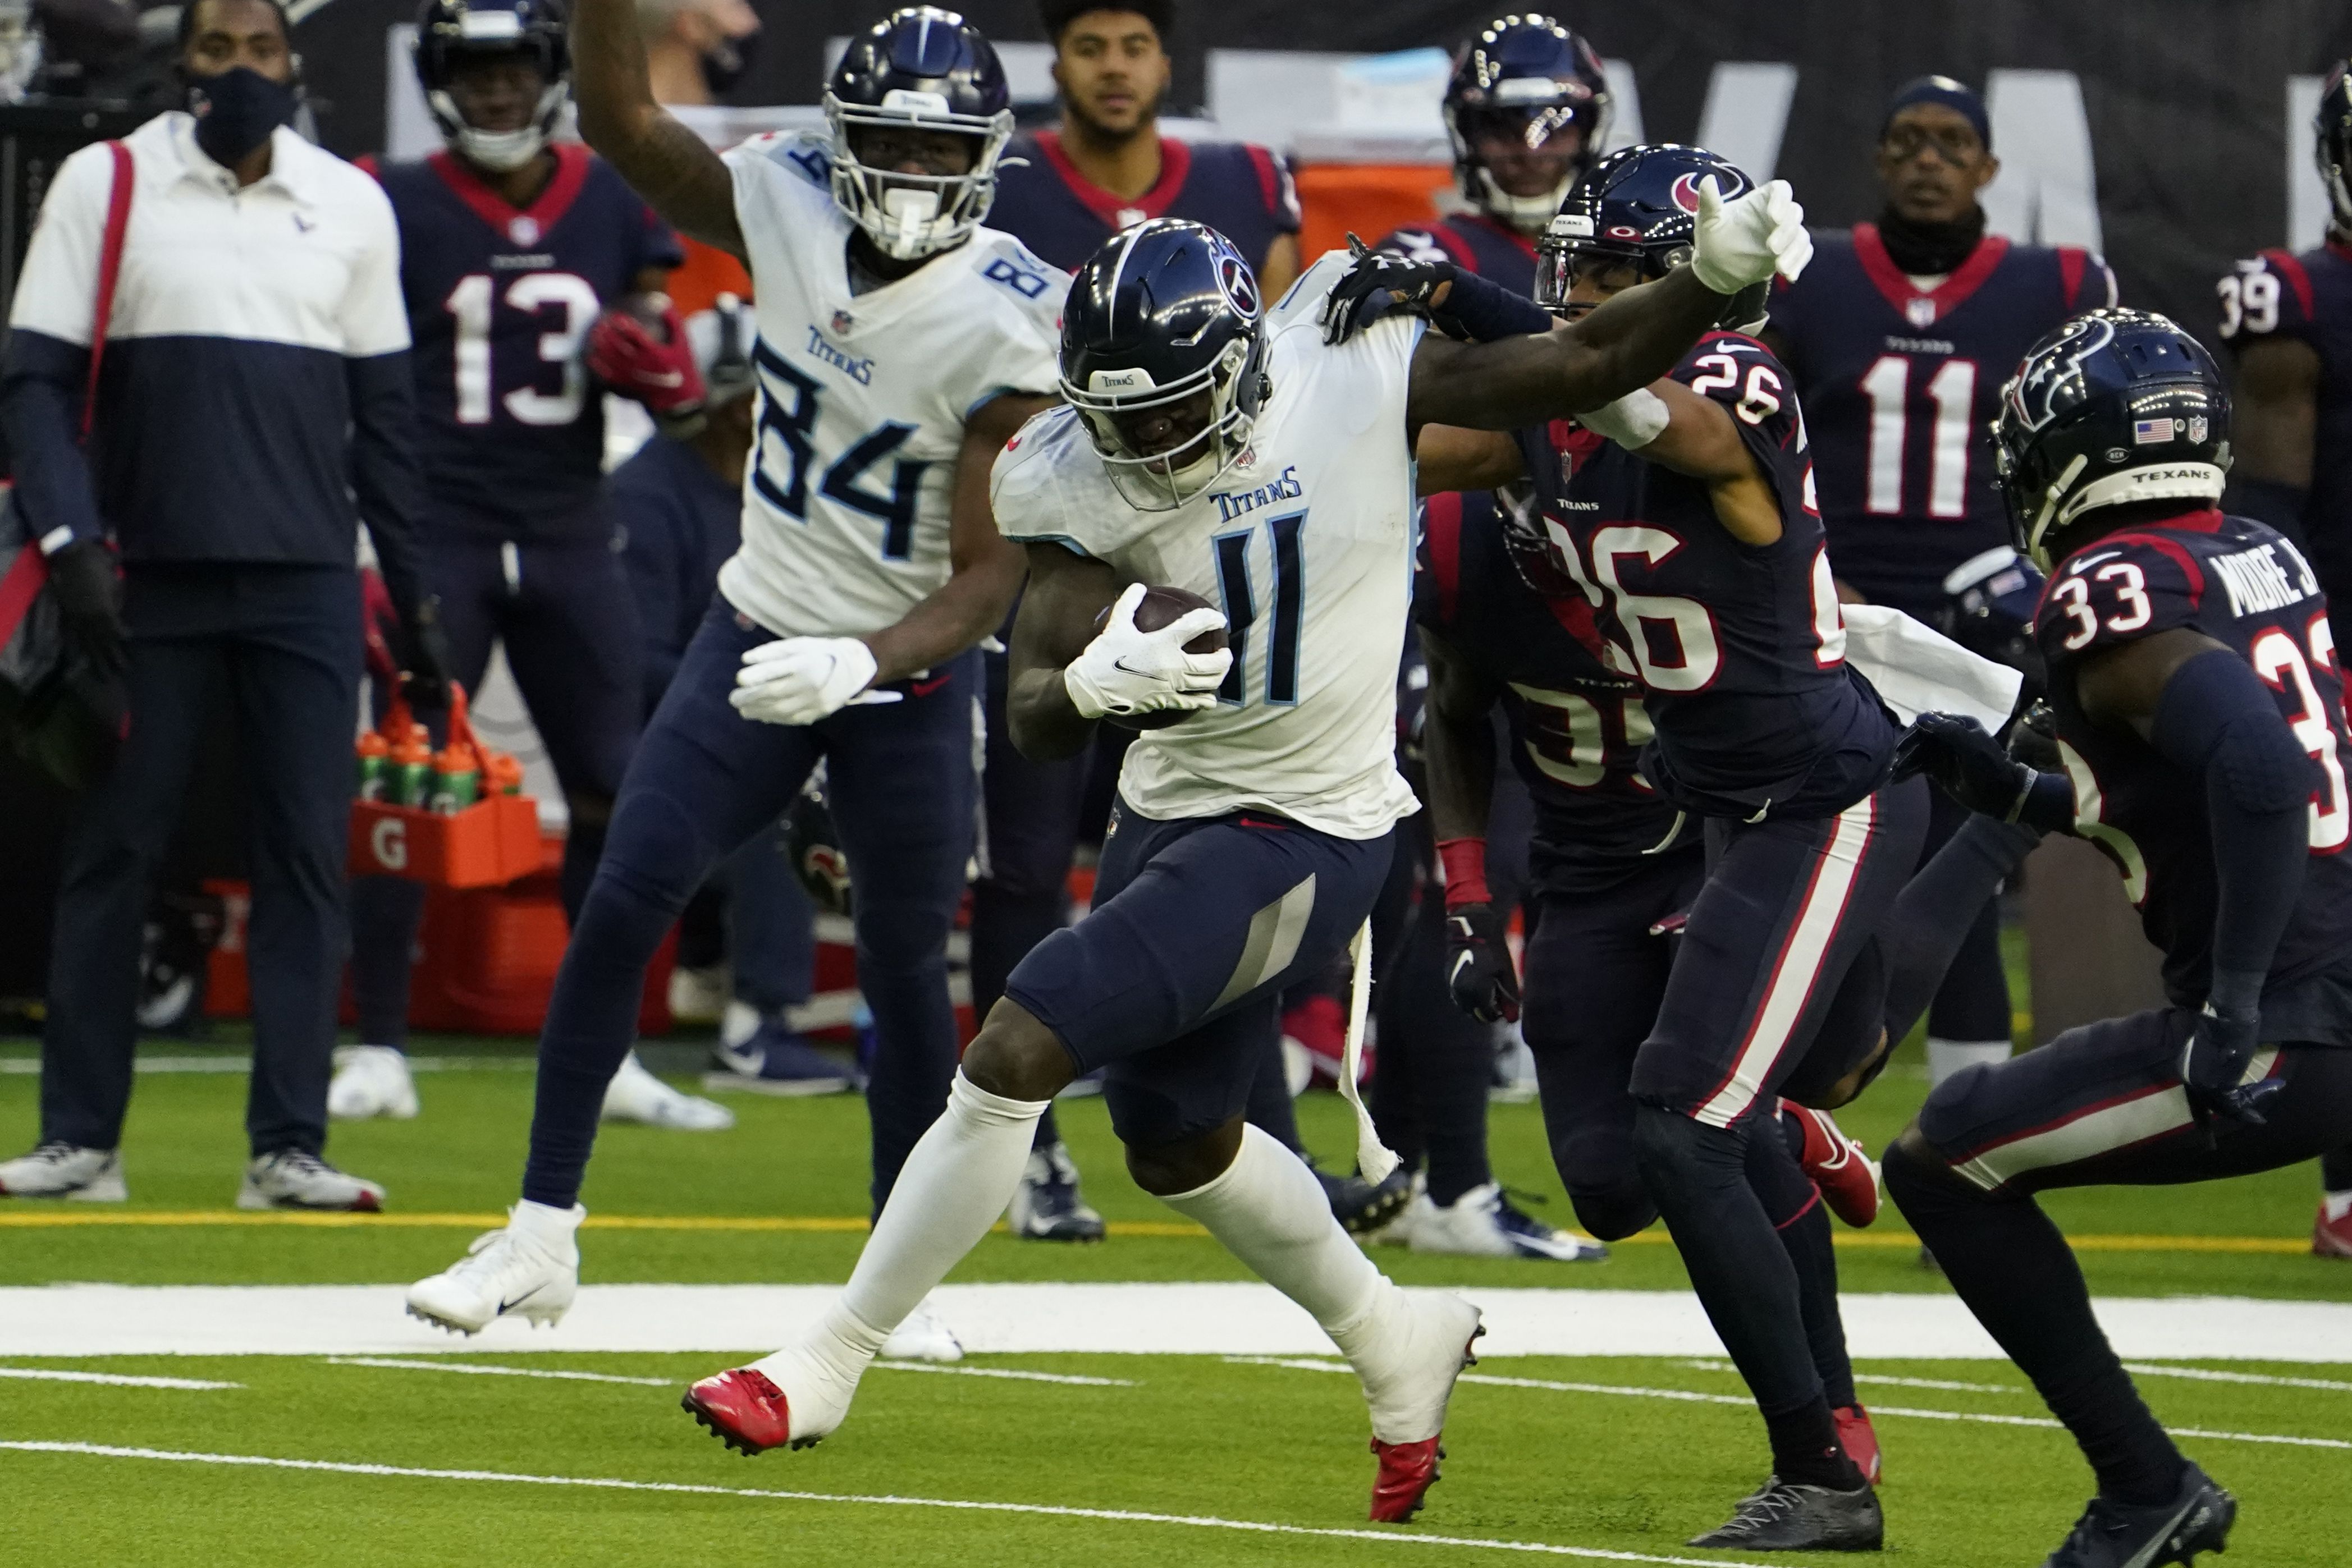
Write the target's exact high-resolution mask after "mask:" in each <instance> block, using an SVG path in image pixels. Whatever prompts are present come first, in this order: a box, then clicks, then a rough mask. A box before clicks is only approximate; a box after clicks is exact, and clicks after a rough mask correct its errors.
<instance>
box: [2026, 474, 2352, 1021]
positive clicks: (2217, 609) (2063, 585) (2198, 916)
mask: <svg viewBox="0 0 2352 1568" xmlns="http://www.w3.org/2000/svg"><path fill="white" fill-rule="evenodd" d="M2033 627H2034V636H2035V638H2036V640H2037V641H2038V642H2039V643H2041V644H2042V653H2043V654H2044V656H2045V657H2047V658H2048V660H2049V661H2050V701H2051V706H2052V708H2053V710H2054V712H2055V713H2056V716H2057V720H2058V739H2059V744H2060V747H2061V755H2063V757H2064V758H2065V762H2066V770H2067V772H2068V774H2069V775H2071V776H2072V778H2073V779H2074V820H2075V826H2074V831H2075V832H2076V833H2077V834H2079V835H2080V836H2081V837H2083V838H2085V839H2088V840H2089V841H2091V842H2093V843H2095V844H2096V845H2098V846H2099V848H2100V849H2102V850H2104V851H2105V852H2106V853H2107V855H2108V857H2109V858H2110V859H2112V860H2113V861H2114V862H2116V867H2117V868H2118V869H2119V870H2120V871H2121V872H2122V873H2123V877H2124V891H2125V892H2126V894H2129V895H2130V898H2131V901H2132V903H2133V904H2136V905H2137V906H2138V908H2139V912H2140V923H2141V925H2142V927H2143V928H2144V929H2145V930H2146V931H2147V937H2148V940H2149V941H2151V942H2153V943H2154V944H2156V946H2158V948H2160V949H2162V951H2163V953H2164V980H2165V988H2166V990H2167V992H2168V993H2169V995H2170V996H2171V998H2172V999H2173V1000H2174V1001H2175V1002H2178V1003H2179V1004H2181V1005H2183V1006H2186V1007H2196V1006H2200V1005H2201V1004H2202V1003H2203V1002H2204V999H2205V990H2206V984H2207V979H2208V976H2209V973H2210V956H2211V947H2212V939H2213V916H2214V913H2215V909H2216V900H2217V894H2216V886H2215V878H2214V869H2213V841H2212V836H2211V833H2210V830H2209V829H2208V827H2207V825H2206V806H2205V780H2204V778H2203V777H2202V776H2201V775H2200V774H2195V773H2190V772H2188V771H2186V770H2184V769H2182V768H2178V767H2175V766H2174V765H2173V764H2172V763H2171V762H2169V761H2168V760H2166V759H2165V758H2163V757H2162V756H2161V755H2159V754H2158V752H2157V751H2156V749H2155V748H2154V747H2151V746H2149V745H2148V744H2147V742H2146V741H2143V740H2141V739H2140V738H2139V737H2138V736H2137V734H2136V733H2134V732H2132V731H2130V730H2126V729H2109V728H2103V727H2098V726H2095V725H2093V724H2092V723H2091V722H2090V721H2089V719H2087V718H2086V717H2084V713H2083V709H2082V705H2081V704H2080V703H2079V702H2078V701H2077V700H2076V698H2075V695H2074V675H2075V672H2076V671H2077V670H2078V669H2079V668H2080V667H2081V665H2082V664H2083V663H2084V661H2086V660H2088V659H2090V658H2092V657H2094V656H2095V655H2096V654H2098V653H2102V652H2104V651H2105V650H2107V649H2109V648H2112V647H2114V646H2116V644H2118V643H2128V642H2131V641H2134V640H2135V639H2137V638H2141V637H2149V636H2153V635H2155V634H2156V633H2157V632H2163V631H2168V630H2169V629H2171V628H2173V627H2187V628H2189V629H2190V630H2192V631H2196V632H2202V633H2203V634H2204V635H2206V636H2208V637H2210V638H2211V639H2213V641H2215V642H2217V643H2221V644H2222V645H2223V646H2224V647H2227V648H2230V649H2232V650H2234V651H2235V652H2236V653H2239V654H2240V655H2241V656H2242V657H2243V658H2244V659H2245V660H2246V662H2247V663H2248V664H2252V666H2253V668H2254V673H2255V674H2258V675H2260V676H2261V677H2262V678H2263V685H2267V686H2269V687H2270V688H2271V690H2272V692H2273V694H2275V695H2276V698H2277V701H2278V708H2279V713H2280V715H2281V716H2283V717H2284V718H2285V720H2286V721H2287V723H2288V725H2289V726H2290V727H2293V729H2294V734H2295V738H2296V739H2298V740H2300V741H2302V742H2303V744H2304V747H2305V749H2306V750H2308V751H2309V752H2310V753H2311V756H2312V759H2313V761H2314V762H2315V763H2316V764H2317V766H2316V768H2315V770H2314V772H2315V779H2314V788H2313V791H2312V797H2311V861H2310V863H2309V866H2308V868H2307V870H2306V871H2305V876H2304V883H2303V896H2302V897H2301V899H2300V900H2298V901H2297V903H2296V904H2295V911H2294V919H2293V921H2292V922H2291V923H2290V924H2289V925H2288V926H2287V929H2286V935H2285V936H2283V937H2281V938H2280V940H2279V946H2278V954H2277V956H2276V957H2275V958H2274V959H2273V962H2272V966H2271V979H2272V982H2273V985H2276V984H2278V983H2280V982H2282V981H2287V980H2293V979H2295V978H2298V977H2302V976H2304V975H2306V974H2309V973H2311V972H2313V971H2315V970H2317V969H2319V968H2322V967H2326V966H2327V965H2328V964H2330V963H2337V962H2341V961H2342V960H2343V956H2344V955H2345V954H2346V953H2347V952H2352V862H2347V860H2346V858H2345V854H2344V851H2345V848H2346V845H2347V842H2352V803H2347V799H2346V792H2345V775H2344V758H2345V747H2346V739H2345V728H2344V686H2343V680H2342V674H2341V665H2340V663H2339V661H2338V659H2337V656H2336V639H2335V636H2334V634H2333V633H2332V632H2330V631H2329V629H2328V622H2327V600H2326V596H2325V595H2324V594H2323V593H2322V592H2321V591H2320V588H2319V582H2318V579H2317V577H2316V576H2315V574H2314V572H2313V571H2312V570H2311V568H2310V566H2309V564H2308V563H2307V562H2305V559H2304V558H2303V556H2302V554H2301V553H2300V552H2298V551H2297V550H2296V549H2295V548H2294V545H2293V544H2291V543H2290V542H2288V541H2287V540H2286V539H2284V538H2282V537H2280V535H2279V534H2278V533H2277V532H2276V531H2274V530H2273V529H2271V528H2265V527H2264V526H2263V525H2262V524H2260V523H2257V522H2252V521H2250V520H2249V519H2247V518H2244V517H2224V516H2222V514H2221V513H2220V512H2218V511H2203V512H2192V513H2189V515H2187V516H2185V517H2178V518H2175V519H2173V520H2171V521H2169V522H2167V523H2162V524H2158V525H2151V526H2147V527H2143V528H2131V529H2129V530H2126V531H2125V532H2121V533H2112V534H2108V535H2107V536H2105V538H2099V539H2095V540H2093V541H2091V542H2090V543H2087V544H2085V545H2084V546H2083V547H2082V548H2081V549H2078V550H2076V551H2074V554H2073V555H2071V556H2069V557H2068V558H2067V559H2066V560H2065V561H2064V562H2063V564H2062V565H2061V566H2060V567H2059V568H2058V570H2056V571H2054V572H2053V573H2052V574H2051V578H2050V582H2049V585H2048V586H2047V587H2046V588H2045V589H2044V590H2043V591H2042V603H2041V606H2040V607H2039V609H2038V610H2037V611H2036V612H2035V613H2034V622H2033Z"/></svg>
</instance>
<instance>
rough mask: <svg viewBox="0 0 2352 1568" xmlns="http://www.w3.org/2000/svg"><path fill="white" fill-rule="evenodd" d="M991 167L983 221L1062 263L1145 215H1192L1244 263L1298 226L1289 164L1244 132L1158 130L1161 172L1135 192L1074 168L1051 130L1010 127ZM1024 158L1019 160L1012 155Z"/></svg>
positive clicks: (1074, 261) (1254, 263)
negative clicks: (1008, 139)
mask: <svg viewBox="0 0 2352 1568" xmlns="http://www.w3.org/2000/svg"><path fill="white" fill-rule="evenodd" d="M1004 158H1005V162H1004V163H1003V165H1001V166H1000V169H999V172H998V173H997V176H996V202H995V204H994V205H993V206H992V207H990V208H989V209H988V226H989V227H991V228H996V229H1003V231H1004V232H1005V233H1007V234H1009V235H1013V237H1014V238H1015V239H1018V240H1019V241H1020V242H1021V243H1022V244H1023V245H1025V246H1028V247H1029V248H1030V249H1031V250H1034V251H1035V252H1036V253H1037V254H1038V255H1039V256H1043V257H1044V258H1045V260H1047V261H1050V262H1052V263H1053V264H1054V265H1055V267H1061V268H1062V269H1063V270H1064V271H1068V272H1074V271H1076V269H1077V267H1078V265H1079V263H1081V262H1083V261H1085V260H1086V259H1087V257H1088V256H1092V255H1094V253H1095V252H1096V251H1097V250H1100V249H1101V248H1102V245H1103V242H1104V241H1105V240H1107V239H1108V238H1110V237H1111V235H1115V234H1121V233H1124V232H1125V231H1126V230H1128V229H1131V228H1133V227H1134V226H1135V225H1138V224H1139V223H1142V222H1143V221H1144V220H1145V219H1147V218H1191V219H1192V220H1193V221H1194V222H1195V223H1203V224H1206V225H1209V226H1210V227H1211V228H1213V229H1214V230H1216V231H1217V232H1218V233H1219V234H1221V235H1224V236H1225V237H1226V238H1227V239H1229V240H1231V241H1233V242H1234V249H1235V250H1238V251H1240V252H1241V253H1242V259H1243V260H1244V261H1246V262H1248V263H1249V264H1250V268H1251V270H1252V271H1255V272H1263V271H1264V270H1265V256H1266V252H1267V251H1269V250H1271V249H1272V248H1273V247H1274V242H1275V241H1276V239H1278V238H1280V237H1281V236H1282V235H1295V234H1297V232H1298V193H1297V190H1295V189H1294V188H1293V187H1292V185H1291V183H1290V170H1289V168H1288V167H1287V166H1286V164H1284V162H1282V160H1280V159H1279V158H1276V156H1275V155H1274V154H1273V153H1271V152H1267V151H1266V150H1265V148H1263V147H1255V146H1252V145H1250V144H1249V143H1247V142H1243V141H1176V140H1175V139H1174V138H1172V137H1165V136H1163V137H1161V138H1160V179H1159V181H1158V182H1157V183H1154V184H1153V185H1152V187H1151V189H1150V190H1149V191H1146V192H1144V193H1143V194H1141V195H1140V196H1138V197H1136V198H1135V199H1134V200H1133V201H1129V200H1128V199H1127V198H1126V197H1124V196H1120V195H1117V194H1115V193H1111V192H1109V191H1106V190H1104V189H1103V188H1102V187H1101V186H1100V185H1097V184H1096V183H1094V182H1093V181H1091V180H1089V179H1087V177H1086V176H1085V175H1084V174H1081V173H1079V172H1078V167H1077V165H1076V164H1075V163H1073V162H1070V155H1069V154H1068V153H1066V152H1063V151H1062V139H1061V136H1060V135H1059V133H1057V132H1055V131H1037V132H1035V133H1034V134H1032V135H1028V136H1017V137H1015V138H1013V143H1012V145H1011V146H1010V147H1008V148H1007V149H1006V150H1005V153H1004ZM1016 158H1024V159H1027V160H1028V162H1027V164H1026V165H1025V166H1024V167H1013V160H1014V159H1016Z"/></svg>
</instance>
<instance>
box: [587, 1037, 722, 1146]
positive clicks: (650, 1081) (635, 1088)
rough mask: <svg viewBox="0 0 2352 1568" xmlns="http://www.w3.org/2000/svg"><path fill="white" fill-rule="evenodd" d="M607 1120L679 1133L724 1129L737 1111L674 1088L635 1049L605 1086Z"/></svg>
mask: <svg viewBox="0 0 2352 1568" xmlns="http://www.w3.org/2000/svg"><path fill="white" fill-rule="evenodd" d="M604 1120H605V1121H607V1122H642V1123H644V1124H646V1126H648V1127H667V1128H669V1129H671V1130H672V1131H674V1132H679V1133H723V1132H725V1131H726V1130H727V1129H728V1128H730V1127H731V1126H733V1125H734V1124H735V1113H734V1112H732V1111H730V1110H729V1109H728V1108H727V1107H726V1106H724V1105H721V1104H719V1103H718V1102H717V1101H715V1100H704V1099H701V1098H699V1097H698V1096H696V1095H692V1094H688V1093H684V1092H681V1091H678V1090H676V1089H673V1088H671V1087H670V1086H669V1085H668V1084H667V1083H664V1082H662V1081H661V1080H660V1079H658V1078H656V1077H655V1076H654V1075H653V1073H652V1072H651V1071H648V1070H647V1068H646V1064H645V1063H644V1062H642V1061H638V1060H637V1053H636V1052H635V1051H631V1052H629V1054H628V1057H627V1059H626V1060H625V1061H623V1062H622V1063H621V1071H618V1072H615V1073H614V1074H613V1082H611V1083H609V1084H607V1085H605V1088H604Z"/></svg>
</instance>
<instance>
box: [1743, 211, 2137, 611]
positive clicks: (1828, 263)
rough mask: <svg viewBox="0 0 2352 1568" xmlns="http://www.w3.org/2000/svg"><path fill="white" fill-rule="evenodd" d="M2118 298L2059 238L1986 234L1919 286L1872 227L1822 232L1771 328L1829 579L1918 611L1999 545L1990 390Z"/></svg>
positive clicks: (2084, 256)
mask: <svg viewBox="0 0 2352 1568" xmlns="http://www.w3.org/2000/svg"><path fill="white" fill-rule="evenodd" d="M2115 302H2116V280H2115V275H2114V274H2113V273H2111V272H2109V271H2108V270H2107V264H2106V263H2105V262H2104V261H2102V260H2100V259H2099V258H2098V257H2097V256H2093V255H2092V254H2091V253H2089V252H2088V251H2084V250H2078V249H2075V248H2074V247H2073V246H2059V247H2058V248H2056V249H2043V248H2042V247H2040V246H2021V245H2012V244H2011V243H2010V242H2009V241H2008V240H2005V239H2003V238H2001V237H2000V235H1986V236H1985V237H1984V239H1982V240H1981V241H1979V243H1978V246H1977V248H1976V250H1975V252H1974V253H1973V254H1972V255H1970V256H1969V258H1968V259H1967V260H1966V261H1963V262H1962V263H1961V264H1960V265H1959V267H1957V268H1956V269H1955V270H1954V271H1953V272H1952V273H1951V275H1950V276H1949V277H1946V278H1945V279H1944V280H1943V282H1941V283H1939V284H1937V286H1936V287H1933V288H1930V289H1922V288H1920V287H1916V285H1914V284H1913V283H1912V281H1911V279H1910V278H1908V277H1906V276H1905V275H1904V273H1903V270H1902V269H1901V268H1900V267H1897V266H1895V261H1894V258H1893V257H1891V256H1888V255H1887V253H1886V246H1885V242H1883V241H1882V240H1881V239H1880V238H1879V235H1878V229H1877V227H1876V225H1872V224H1857V225H1854V227H1853V232H1852V233H1850V234H1825V235H1821V236H1819V238H1818V240H1817V241H1816V243H1815V246H1814V250H1813V259H1812V263H1811V265H1810V266H1809V267H1806V268H1805V274H1804V276H1803V277H1801V278H1800V279H1798V281H1796V282H1795V283H1793V284H1790V283H1784V284H1782V285H1780V288H1779V289H1778V290H1777V291H1776V292H1775V293H1774V294H1773V296H1772V325H1771V329H1770V332H1771V335H1772V336H1773V337H1774V338H1775V339H1776V340H1778V341H1779V343H1780V345H1781V358H1782V359H1783V360H1784V361H1786V362H1787V364H1788V367H1789V369H1790V371H1793V372H1795V375H1796V391H1797V395H1798V396H1799V397H1800V398H1801V399H1802V400H1803V402H1804V405H1805V423H1806V426H1807V428H1808V429H1809V430H1810V431H1811V434H1812V438H1813V465H1814V471H1815V473H1816V474H1817V475H1818V476H1819V477H1820V484H1821V506H1822V523H1823V525H1824V526H1825V527H1826V528H1828V530H1829V541H1830V559H1831V561H1832V564H1833V565H1834V566H1835V567H1836V569H1837V575H1838V578H1839V580H1842V581H1843V582H1846V583H1849V584H1851V585H1853V587H1854V588H1855V589H1857V590H1859V591H1861V593H1862V594H1863V596H1864V598H1866V599H1868V600H1870V601H1873V602H1874V603H1881V604H1891V605H1893V606H1895V608H1896V609H1898V610H1906V611H1909V612H1912V613H1914V614H1923V615H1924V614H1928V613H1932V612H1934V610H1935V609H1936V607H1937V605H1939V604H1940V603H1942V601H1943V598H1944V592H1943V581H1944V577H1945V574H1946V573H1948V572H1949V571H1950V570H1952V568H1954V567H1956V566H1958V565H1959V564H1960V563H1961V562H1962V561H1964V560H1967V559H1969V557H1971V556H1974V555H1979V554H1981V553H1982V552H1983V551H1985V550H1988V549H1992V548H1993V547H1994V546H1995V545H2003V544H2007V543H2008V542H2009V516H2008V513H2007V512H2006V511H2004V510H2003V509H2002V507H2001V501H2000V492H1999V491H1998V490H1997V489H1996V488H1995V486H1994V483H1993V467H1992V437H1991V434H1990V429H1991V424H1992V419H1993V416H1994V415H1995V414H1996V413H1999V412H2000V389H2001V384H2002V383H2003V382H2006V381H2008V380H2009V378H2010V374H2011V372H2012V371H2015V370H2016V369H2017V366H2018V362H2019V361H2021V360H2022V359H2023V358H2024V357H2025V350H2027V349H2029V348H2031V347H2032V345H2033V342H2034V340H2036V339H2038V338H2040V337H2041V336H2042V334H2043V333H2045V332H2047V331H2049V330H2050V329H2052V328H2053V327H2055V326H2057V325H2058V323H2059V322H2061V321H2063V320H2064V319H2066V318H2067V317H2069V316H2072V315H2074V313H2075V312H2077V311H2080V310H2088V309H2091V308H2094V307H2095V306H2100V305H2112V304H2114V303H2115Z"/></svg>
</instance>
